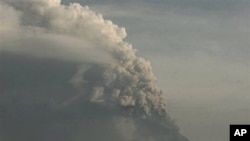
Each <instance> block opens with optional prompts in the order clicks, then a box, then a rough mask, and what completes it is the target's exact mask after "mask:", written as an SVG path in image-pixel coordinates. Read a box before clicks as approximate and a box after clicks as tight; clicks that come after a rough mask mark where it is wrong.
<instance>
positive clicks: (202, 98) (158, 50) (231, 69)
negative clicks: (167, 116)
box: [65, 0, 250, 141]
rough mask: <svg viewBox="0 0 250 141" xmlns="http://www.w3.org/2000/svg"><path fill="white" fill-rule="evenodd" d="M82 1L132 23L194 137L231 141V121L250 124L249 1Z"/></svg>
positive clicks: (176, 113) (132, 36)
mask: <svg viewBox="0 0 250 141" xmlns="http://www.w3.org/2000/svg"><path fill="white" fill-rule="evenodd" d="M65 1H67V2H68V1H69V0H65ZM72 1H73V0H72ZM78 2H81V3H82V4H86V5H89V6H90V8H91V9H94V10H95V11H98V12H100V13H103V15H104V17H105V18H108V19H111V20H112V21H113V22H114V23H116V24H118V25H120V26H124V27H125V28H126V30H127V33H128V36H127V38H126V40H127V41H128V42H130V43H132V44H133V46H134V48H136V49H137V50H138V54H140V55H141V56H143V57H145V58H147V59H148V60H150V62H151V64H152V66H153V71H154V72H155V74H156V76H157V78H158V83H159V85H160V86H161V87H162V88H163V89H164V92H165V94H166V95H167V97H168V109H169V111H170V113H171V115H172V117H173V118H175V119H176V122H177V124H178V125H180V129H181V132H182V133H183V134H184V135H186V136H187V137H188V138H189V139H190V140H192V141H211V140H214V141H216V140H217V141H227V140H228V138H229V134H228V130H229V124H249V123H250V108H249V102H250V96H249V91H250V74H249V72H250V63H249V61H250V56H249V53H250V47H249V45H250V42H249V37H250V28H249V26H250V17H249V13H250V10H249V6H250V1H248V0H237V1H236V0H154V1H150V0H144V1H143V0H127V1H123V0H78Z"/></svg>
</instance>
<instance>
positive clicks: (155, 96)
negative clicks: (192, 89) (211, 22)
mask: <svg viewBox="0 0 250 141" xmlns="http://www.w3.org/2000/svg"><path fill="white" fill-rule="evenodd" d="M0 13H1V14H0V37H1V38H0V96H1V100H0V102H1V103H0V104H1V105H0V106H1V108H0V119H1V124H2V125H1V134H0V139H1V140H3V141H20V140H26V141H34V140H36V141H55V140H61V141H80V140H84V141H87V140H88V141H100V140H103V141H110V140H112V141H188V139H186V138H185V137H183V136H182V135H181V134H180V133H179V131H178V128H177V126H176V125H175V124H174V122H173V121H172V120H171V119H170V117H169V116H168V113H167V110H166V99H165V97H164V95H163V93H162V91H161V90H160V89H159V88H158V87H157V86H156V85H155V77H154V74H153V73H152V68H151V66H150V63H149V62H148V61H147V60H145V59H144V58H142V57H138V56H136V51H135V50H134V49H133V48H132V46H131V45H130V44H128V43H126V42H124V41H123V39H124V38H125V37H126V31H125V29H124V28H121V27H118V26H117V25H115V24H113V23H112V22H111V21H108V20H104V19H103V17H102V15H100V14H96V13H95V12H93V11H91V10H90V9H89V8H88V7H87V6H85V7H83V6H81V5H80V4H78V3H72V4H70V5H61V4H60V0H0ZM3 13H4V14H3Z"/></svg>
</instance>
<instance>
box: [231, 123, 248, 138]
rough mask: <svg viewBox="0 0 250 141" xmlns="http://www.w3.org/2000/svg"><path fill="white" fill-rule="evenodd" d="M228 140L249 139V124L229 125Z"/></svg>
mask: <svg viewBox="0 0 250 141" xmlns="http://www.w3.org/2000/svg"><path fill="white" fill-rule="evenodd" d="M230 141H250V125H230Z"/></svg>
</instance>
